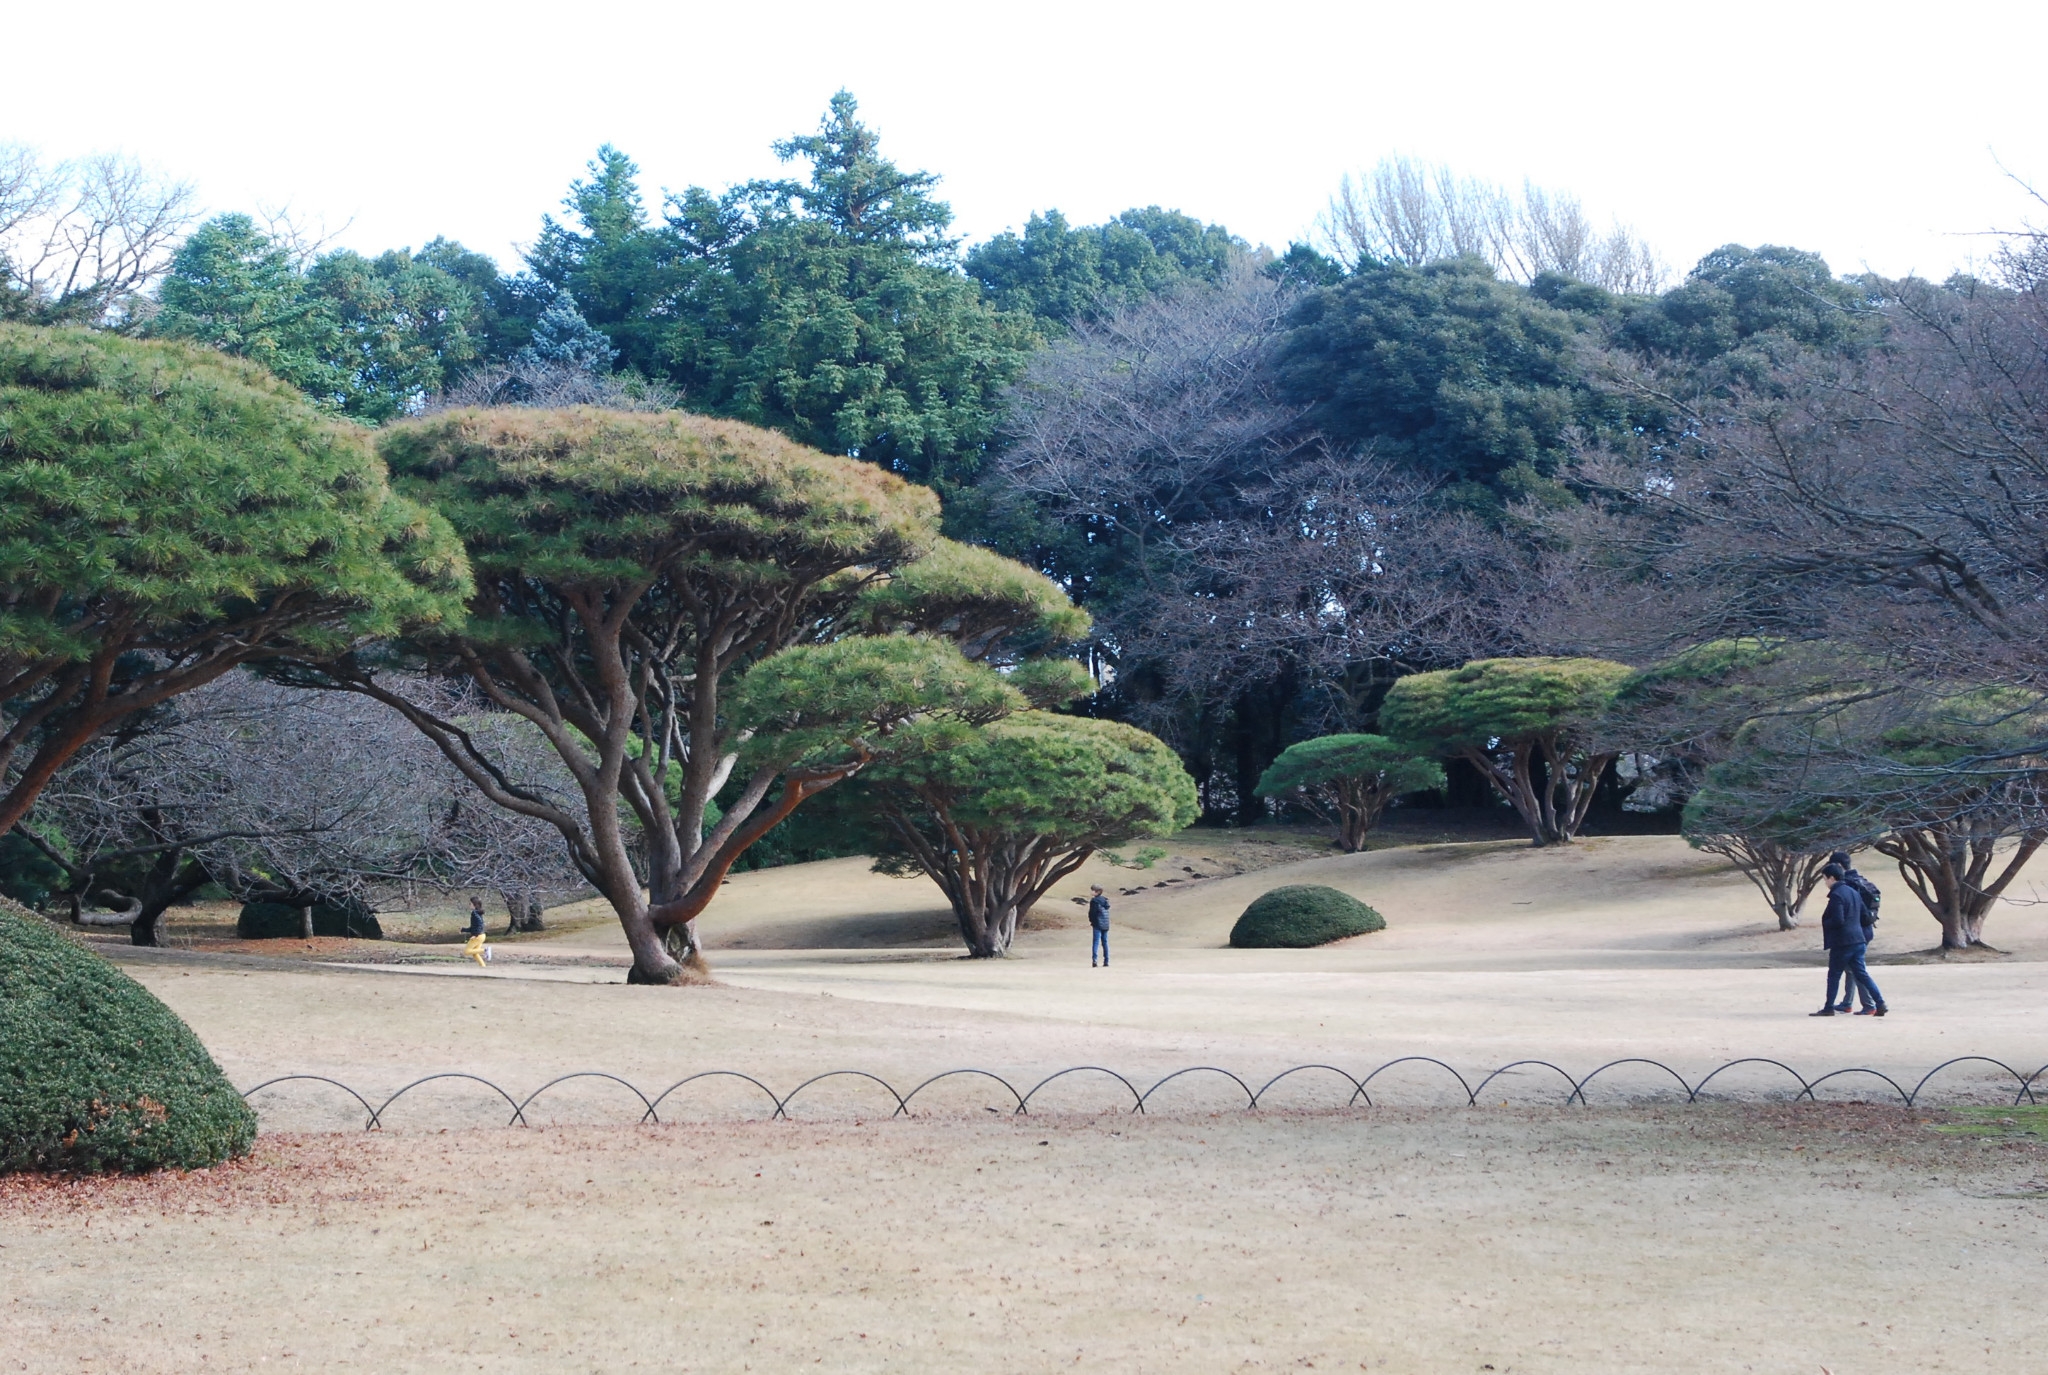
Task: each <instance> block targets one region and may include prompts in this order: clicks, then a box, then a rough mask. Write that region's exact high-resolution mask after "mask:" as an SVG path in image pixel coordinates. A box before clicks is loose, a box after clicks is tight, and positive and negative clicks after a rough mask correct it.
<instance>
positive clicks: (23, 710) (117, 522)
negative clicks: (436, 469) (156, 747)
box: [0, 324, 468, 832]
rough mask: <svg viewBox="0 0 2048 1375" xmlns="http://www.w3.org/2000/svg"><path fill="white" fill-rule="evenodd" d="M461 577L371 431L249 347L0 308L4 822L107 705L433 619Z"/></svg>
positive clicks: (456, 607) (454, 603) (448, 608)
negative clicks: (8, 320) (396, 489)
mask: <svg viewBox="0 0 2048 1375" xmlns="http://www.w3.org/2000/svg"><path fill="white" fill-rule="evenodd" d="M467 590H468V574H467V568H466V565H465V563H464V560H463V555H462V551H461V547H460V545H459V544H458V543H457V542H456V540H455V538H454V536H453V533H452V532H451V531H450V530H449V528H448V525H447V523H446V522H445V521H443V520H441V519H440V518H439V517H437V516H435V515H434V514H432V513H431V512H429V511H427V510H425V509H423V508H421V507H420V506H418V505H415V504H414V503H412V502H410V501H407V500H405V499H403V498H401V497H399V496H397V495H396V494H394V493H393V492H392V491H391V490H390V487H389V485H388V484H387V483H386V481H385V475H384V469H383V465H382V464H380V463H379V462H378V461H377V459H376V457H375V455H374V454H373V453H372V452H371V449H370V445H369V442H368V435H367V432H365V431H363V430H362V429H360V428H359V427H357V426H354V425H351V424H348V423H346V422H342V421H337V420H334V419H331V418H329V417H327V416H324V415H321V414H320V413H319V412H317V411H316V410H315V409H314V408H313V407H312V406H310V405H309V404H308V403H307V402H306V401H305V400H304V398H302V397H301V396H300V395H299V394H298V393H297V392H295V391H293V390H292V389H291V388H289V387H287V386H285V385H284V384H282V383H280V382H278V381H276V380H275V379H273V378H272V377H270V376H269V374H267V373H265V372H263V371H262V370H261V369H260V368H258V367H256V366H255V365H253V364H251V363H247V362H242V361H238V360H235V359H231V358H226V357H223V356H222V355H220V354H218V353H215V352H213V351H211V350H208V349H203V348H198V347H195V346H192V345H187V344H173V343H163V342H154V343H145V342H140V341H136V340H132V339H124V338H121V337H118V336H114V335H108V334H101V333H93V332H90V331H85V330H56V329H37V328H31V327H27V326H20V325H4V324H0V702H5V703H7V704H8V705H7V707H6V708H5V714H4V715H0V777H5V778H6V779H7V781H8V783H9V785H10V787H9V790H8V791H7V792H5V793H0V832H5V831H6V830H7V829H8V827H10V826H11V825H13V823H14V822H15V821H17V820H18V819H19V818H20V816H21V815H22V813H23V812H24V811H26V809H27V807H28V805H29V804H30V803H31V802H32V801H33V800H34V796H35V794H36V792H37V791H39V790H40V788H41V786H42V785H43V783H45V782H46V781H47V780H48V778H49V776H50V774H51V773H53V772H54V771H55V769H56V768H57V767H58V766H59V765H61V764H62V763H63V762H64V760H65V759H67V758H69V757H70V756H71V755H72V754H73V753H75V752H76V751H77V749H78V748H79V747H81V746H82V745H84V744H85V743H86V742H88V741H90V740H91V739H93V738H94V737H95V736H96V735H98V734H99V733H101V732H102V731H104V730H106V729H107V728H108V727H109V726H110V725H112V724H113V723H115V722H117V721H119V720H120V719H122V718H123V717H125V716H128V715H130V714H132V713H134V712H137V711H141V710H144V709H146V708H148V707H150V706H153V705H154V704H156V703H157V702H160V701H162V700H164V699H165V698H167V697H169V696H171V695H174V694H175V693H178V692H182V691H186V690H189V689H190V688H193V687H197V686H199V685H201V684H203V683H205V682H208V681H211V680H212V679H213V678H216V677H218V676H220V675H221V674H222V673H225V672H227V671H228V670H229V669H231V668H233V667H235V666H236V665H237V664H240V663H245V662H248V661H250V660H252V659H256V658H261V657H264V656H266V655H270V654H276V653H282V652H287V651H289V652H292V653H295V654H299V655H303V656H310V657H321V656H325V655H330V654H333V653H336V652H339V651H341V650H344V649H346V648H347V647H348V646H350V645H352V644H354V643H357V642H359V641H361V640H363V639H365V638H367V637H373V636H379V635H388V634H391V633H393V632H394V631H396V630H398V629H400V628H401V627H403V626H407V625H417V624H422V623H427V622H433V621H436V620H440V619H444V618H445V617H447V616H448V615H451V614H455V613H458V612H459V611H460V609H461V604H462V597H463V595H464V594H465V593H466V591H467Z"/></svg>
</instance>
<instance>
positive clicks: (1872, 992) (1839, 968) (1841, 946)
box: [1809, 863, 1889, 1017]
mask: <svg viewBox="0 0 2048 1375" xmlns="http://www.w3.org/2000/svg"><path fill="white" fill-rule="evenodd" d="M1820 872H1821V877H1823V878H1825V879H1826V880H1827V881H1828V906H1827V910H1826V911H1825V912H1823V913H1821V918H1820V935H1821V944H1823V945H1825V946H1826V947H1827V950H1828V1000H1827V1001H1826V1002H1824V1003H1822V1004H1821V1005H1820V1011H1818V1012H1815V1013H1811V1014H1809V1015H1811V1016H1814V1017H1832V1016H1834V1015H1835V990H1836V989H1837V988H1839V987H1840V986H1841V982H1842V978H1843V976H1844V975H1847V976H1848V977H1849V978H1850V979H1852V980H1854V981H1855V984H1856V987H1857V988H1858V989H1860V990H1861V991H1862V993H1863V996H1864V997H1865V998H1866V999H1867V1000H1868V1001H1867V1003H1866V1004H1865V1007H1864V1010H1863V1011H1862V1012H1859V1013H1857V1014H1856V1015H1857V1016H1859V1017H1863V1016H1870V1017H1882V1016H1884V1015H1885V1013H1886V1012H1887V1011H1888V1010H1889V1009H1887V1008H1886V1007H1885V1003H1884V995H1883V994H1882V993H1879V992H1878V991H1877V983H1876V981H1875V980H1873V979H1872V978H1871V977H1870V971H1869V970H1868V969H1865V968H1864V967H1863V952H1864V950H1865V948H1866V947H1867V946H1868V945H1869V944H1870V932H1869V931H1868V930H1867V929H1866V928H1865V927H1864V925H1863V911H1864V909H1863V895H1862V894H1861V893H1859V892H1857V891H1856V889H1855V888H1854V887H1853V886H1851V885H1850V884H1849V883H1848V882H1847V879H1848V876H1849V871H1848V870H1847V869H1846V868H1844V867H1843V866H1842V865H1839V864H1833V863H1831V864H1829V865H1828V866H1827V867H1826V868H1824V869H1822V870H1821V871H1820Z"/></svg>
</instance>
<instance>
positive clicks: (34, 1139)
mask: <svg viewBox="0 0 2048 1375" xmlns="http://www.w3.org/2000/svg"><path fill="white" fill-rule="evenodd" d="M255 1140H256V1114H255V1113H253V1112H251V1111H250V1110H249V1105H248V1104H247V1103H245V1102H243V1101H242V1096H241V1095H240V1094H238V1093H236V1092H235V1089H234V1085H232V1084H230V1083H228V1081H227V1079H226V1077H225V1076H223V1075H222V1074H221V1072H220V1067H219V1066H217V1065H215V1064H214V1062H213V1057H212V1056H210V1055H208V1054H207V1053H206V1047H205V1046H202V1045H200V1044H199V1038H198V1037H196V1036H194V1035H193V1034H192V1029H191V1028H190V1027H188V1026H186V1025H185V1024H184V1023H183V1022H182V1021H180V1020H179V1019H178V1015H177V1014H176V1013H174V1012H172V1011H171V1010H170V1009H169V1008H168V1007H165V1006H164V1005H163V1003H162V1002H160V1001H159V1000H158V999H157V998H156V996H155V995H154V994H152V993H150V992H149V990H148V989H146V988H144V987H143V986H142V985H141V984H138V983H136V982H135V981H134V980H133V979H131V978H129V977H128V976H127V975H126V974H123V973H122V972H121V971H120V970H118V969H116V968H115V967H114V966H113V965H111V964H109V963H108V962H107V961H105V960H103V959H101V958H100V957H99V956H98V955H96V954H94V953H92V952H91V951H90V950H87V949H86V948H85V947H83V946H81V945H77V944H74V943H73V942H72V941H71V940H69V939H67V938H66V937H65V935H64V934H63V933H62V932H61V931H59V930H58V929H57V928H56V927H54V926H52V925H51V924H50V923H49V922H47V921H45V920H43V919H42V918H41V917H38V916H35V915H33V914H32V913H29V912H28V911H26V910H24V909H23V908H20V907H17V906H15V905H14V904H13V903H10V902H4V901H0V1173H7V1172H12V1171H17V1170H65V1171H73V1170H75V1171H95V1172H100V1171H106V1172H133V1171H140V1170H157V1169H165V1168H174V1169H188V1170H189V1169H199V1168H203V1167H205V1166H208V1165H217V1164H219V1163H220V1162H221V1161H223V1160H226V1159H228V1158H230V1157H232V1156H239V1155H247V1154H248V1152H249V1147H250V1146H251V1145H253V1144H254V1143H255Z"/></svg>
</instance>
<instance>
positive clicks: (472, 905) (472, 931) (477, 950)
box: [462, 897, 491, 969]
mask: <svg viewBox="0 0 2048 1375" xmlns="http://www.w3.org/2000/svg"><path fill="white" fill-rule="evenodd" d="M466 934H467V935H468V936H469V941H468V943H467V944H465V945H464V946H463V947H462V953H463V954H465V955H467V956H469V957H470V958H471V959H473V960H475V961H476V964H477V968H479V969H481V968H483V967H484V966H485V965H487V964H489V963H490V962H491V948H490V946H488V945H486V944H485V943H484V904H483V901H482V900H481V899H479V898H474V897H472V898H471V899H470V900H469V928H468V931H467V933H466Z"/></svg>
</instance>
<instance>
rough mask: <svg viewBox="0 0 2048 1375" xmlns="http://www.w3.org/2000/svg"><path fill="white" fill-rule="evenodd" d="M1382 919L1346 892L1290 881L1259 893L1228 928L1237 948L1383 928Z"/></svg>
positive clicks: (1291, 944) (1297, 943) (1312, 941)
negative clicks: (1291, 882)
mask: <svg viewBox="0 0 2048 1375" xmlns="http://www.w3.org/2000/svg"><path fill="white" fill-rule="evenodd" d="M1386 928H1387V919H1386V918H1385V917H1383V916H1381V915H1380V914H1379V913H1378V912H1375V911H1374V910H1373V909H1372V908H1370V907H1367V906H1366V905H1365V904H1364V903H1362V902H1360V901H1359V900H1358V899H1357V898H1354V897H1352V896H1351V895H1350V894H1349V893H1343V892H1339V891H1338V890H1337V889H1335V888H1328V887H1325V886H1324V885H1322V884H1320V883H1296V884H1290V885H1288V886H1287V887H1285V888H1275V889H1272V890H1271V891H1269V892H1266V893H1262V894H1260V895H1259V897H1258V898H1257V899H1256V900H1255V901H1253V903H1252V905H1251V906H1249V907H1247V908H1245V909H1244V915H1243V916H1241V917H1239V918H1238V919H1237V924H1236V925H1235V926H1233V927H1231V928H1230V943H1231V944H1232V945H1233V946H1235V947H1237V948H1238V949H1240V950H1270V949H1301V948H1304V947H1307V946H1311V945H1328V944H1329V943H1330V942H1331V941H1341V940H1343V939H1344V938H1345V937H1347V936H1363V935H1366V934H1367V933H1369V932H1373V931H1384V930H1386Z"/></svg>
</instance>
